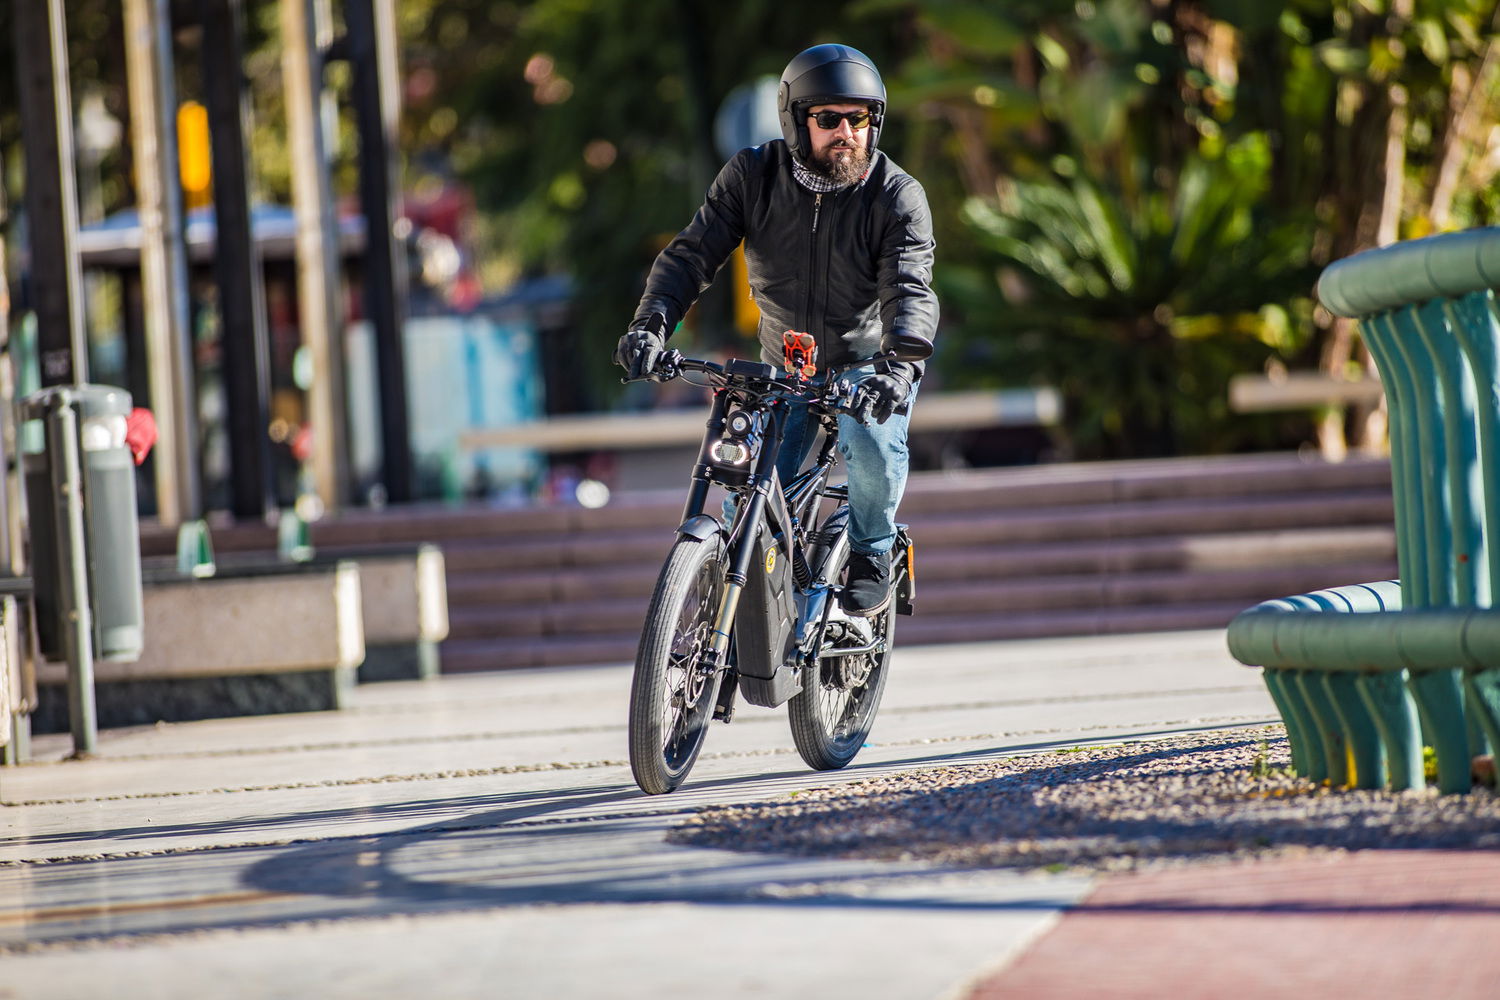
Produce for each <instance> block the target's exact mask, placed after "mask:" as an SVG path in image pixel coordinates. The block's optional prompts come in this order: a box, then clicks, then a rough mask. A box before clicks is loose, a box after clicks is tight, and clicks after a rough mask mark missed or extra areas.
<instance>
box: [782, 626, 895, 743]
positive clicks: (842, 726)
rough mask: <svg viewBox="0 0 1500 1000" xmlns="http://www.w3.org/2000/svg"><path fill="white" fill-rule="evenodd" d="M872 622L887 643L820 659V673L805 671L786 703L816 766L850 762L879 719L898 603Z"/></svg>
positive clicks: (795, 732)
mask: <svg viewBox="0 0 1500 1000" xmlns="http://www.w3.org/2000/svg"><path fill="white" fill-rule="evenodd" d="M868 621H869V623H870V625H871V627H872V629H873V631H874V635H875V637H876V639H877V640H880V639H883V640H884V647H885V648H884V649H882V650H880V651H879V652H874V653H855V654H853V655H851V656H832V657H827V658H824V659H820V660H818V661H817V667H816V676H814V677H811V678H809V677H805V676H804V677H803V680H802V692H801V693H800V694H798V695H796V696H795V697H793V698H792V700H791V702H790V703H789V704H788V705H787V711H788V712H789V713H790V715H791V723H792V742H794V743H795V744H796V745H797V753H799V754H801V755H802V759H803V760H804V761H805V762H806V763H807V766H808V767H811V768H813V769H814V770H818V771H835V770H838V769H839V768H841V767H843V766H844V765H846V764H848V763H849V762H850V761H851V760H853V759H854V755H855V754H857V753H859V751H860V748H861V747H863V746H864V745H865V738H866V737H867V736H869V735H870V727H871V726H873V725H874V724H875V712H876V710H877V709H879V708H880V696H881V694H882V693H883V692H884V691H885V675H886V669H887V667H889V665H890V662H891V644H892V643H893V641H894V640H895V625H896V612H895V602H894V601H892V602H891V606H890V607H887V608H886V610H885V611H883V612H881V613H880V614H878V615H876V616H875V617H874V618H870V619H868ZM845 641H846V642H849V641H856V640H852V639H850V640H845Z"/></svg>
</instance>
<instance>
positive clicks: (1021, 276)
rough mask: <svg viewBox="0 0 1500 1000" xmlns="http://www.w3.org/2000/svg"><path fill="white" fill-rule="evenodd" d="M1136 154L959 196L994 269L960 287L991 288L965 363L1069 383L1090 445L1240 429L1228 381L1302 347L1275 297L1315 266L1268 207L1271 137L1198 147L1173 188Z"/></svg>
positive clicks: (1196, 442)
mask: <svg viewBox="0 0 1500 1000" xmlns="http://www.w3.org/2000/svg"><path fill="white" fill-rule="evenodd" d="M1128 166H1129V168H1130V172H1129V173H1128V174H1127V175H1126V176H1124V177H1119V176H1117V177H1109V178H1106V177H1097V176H1093V175H1091V174H1089V173H1086V172H1082V171H1080V172H1079V173H1078V174H1077V176H1075V177H1073V178H1072V179H1071V180H1069V181H1059V180H1054V179H1043V180H1038V181H1025V182H1016V183H1015V184H1014V185H1013V186H1012V187H1011V189H1010V191H1009V192H1008V193H1007V194H1006V196H1005V197H1003V198H1002V199H1000V200H999V201H998V202H997V203H991V202H987V201H985V200H982V199H971V200H970V201H969V202H968V203H967V204H966V205H965V208H964V215H965V219H966V220H967V221H968V222H969V224H970V225H971V226H972V227H973V228H974V229H975V230H976V231H977V232H978V233H979V234H980V236H981V245H982V247H983V248H984V249H985V250H987V251H988V252H989V253H990V254H992V255H993V256H992V259H991V260H990V261H989V262H988V264H989V267H990V268H991V269H992V270H994V271H995V272H996V273H998V274H999V275H1000V278H999V280H998V281H997V289H994V290H986V289H975V288H970V289H967V290H960V289H952V291H954V292H955V293H956V294H957V295H960V296H962V295H964V292H965V291H968V292H969V294H970V295H972V294H973V292H975V291H981V293H982V294H983V295H984V297H985V298H988V299H990V300H991V303H992V305H991V306H990V308H989V309H988V311H987V312H986V313H985V322H984V329H983V332H980V333H976V334H970V335H968V336H965V337H964V338H963V344H964V350H963V351H962V355H961V356H962V358H963V364H962V365H961V366H960V367H962V368H963V369H967V370H969V371H971V372H976V373H981V372H982V373H992V372H996V371H1002V372H1003V371H1017V370H1023V371H1026V372H1028V373H1030V374H1031V375H1032V377H1038V376H1039V377H1040V378H1042V379H1044V380H1046V381H1048V382H1050V383H1052V384H1054V385H1057V386H1059V387H1060V388H1061V389H1062V391H1063V393H1064V399H1065V403H1066V408H1067V412H1068V413H1069V414H1070V428H1071V430H1072V433H1073V435H1074V441H1073V444H1074V446H1075V448H1077V449H1078V451H1079V452H1080V453H1081V454H1085V455H1109V456H1134V455H1146V454H1169V453H1174V452H1178V451H1200V452H1201V451H1206V450H1207V451H1211V450H1224V449H1226V448H1230V447H1234V446H1236V445H1240V444H1244V443H1245V442H1243V441H1239V440H1236V439H1235V438H1234V437H1233V436H1232V435H1231V434H1230V432H1229V431H1227V429H1226V427H1225V422H1226V419H1227V417H1228V414H1227V410H1226V406H1225V403H1224V400H1225V399H1226V397H1227V389H1226V386H1227V381H1228V378H1229V377H1230V376H1231V375H1233V374H1235V373H1237V372H1240V371H1245V370H1253V369H1255V368H1256V367H1258V366H1259V365H1261V364H1263V363H1264V361H1265V359H1266V358H1267V357H1268V356H1270V355H1271V354H1272V353H1274V352H1275V351H1276V350H1278V349H1295V348H1296V347H1297V346H1299V345H1298V344H1297V343H1296V342H1295V341H1296V337H1295V335H1294V334H1293V333H1292V332H1291V331H1290V330H1289V329H1288V324H1287V321H1286V313H1285V310H1284V309H1283V308H1281V307H1278V306H1275V305H1270V303H1276V302H1277V301H1278V296H1281V297H1282V300H1284V299H1285V297H1287V296H1288V295H1289V294H1290V293H1291V292H1292V291H1293V290H1294V289H1295V288H1296V287H1298V286H1305V284H1306V283H1307V282H1309V281H1310V280H1311V277H1312V275H1311V273H1310V272H1309V271H1308V270H1307V267H1306V261H1307V254H1308V242H1309V241H1308V237H1307V234H1306V233H1305V231H1302V230H1298V229H1296V228H1294V227H1289V226H1285V225H1281V226H1278V225H1275V224H1272V223H1271V222H1270V220H1267V219H1265V218H1263V213H1262V212H1261V211H1260V210H1259V202H1260V199H1261V197H1262V196H1263V194H1264V191H1265V189H1266V186H1267V183H1268V179H1267V174H1268V168H1269V157H1268V156H1267V154H1266V150H1265V141H1264V138H1263V137H1254V138H1247V139H1246V140H1243V141H1242V142H1240V143H1238V144H1236V145H1235V146H1233V147H1231V148H1230V149H1229V150H1227V151H1226V152H1225V153H1224V154H1223V155H1222V156H1220V157H1218V158H1213V159H1210V158H1208V157H1206V156H1203V155H1201V154H1194V155H1192V156H1190V157H1189V158H1188V160H1187V162H1186V163H1185V164H1184V166H1183V169H1182V172H1181V174H1180V175H1179V177H1178V179H1177V183H1176V185H1175V189H1173V190H1166V189H1161V188H1157V187H1153V186H1151V185H1149V184H1145V183H1142V182H1141V178H1140V176H1139V175H1140V174H1142V173H1149V172H1150V170H1151V167H1150V165H1149V164H1148V163H1146V162H1145V161H1142V160H1138V159H1137V160H1132V161H1130V163H1129V164H1128ZM1132 189H1133V190H1134V191H1135V193H1133V194H1132V193H1129V192H1130V190H1132ZM996 290H998V292H999V295H1000V297H1001V298H1002V299H1003V302H1001V303H994V299H995V295H994V291H996ZM974 305H975V306H976V307H979V305H980V304H979V303H978V302H976V303H974ZM987 377H988V378H992V377H993V376H992V375H989V376H986V375H984V374H979V375H977V376H976V380H977V381H983V380H985V379H986V378H987Z"/></svg>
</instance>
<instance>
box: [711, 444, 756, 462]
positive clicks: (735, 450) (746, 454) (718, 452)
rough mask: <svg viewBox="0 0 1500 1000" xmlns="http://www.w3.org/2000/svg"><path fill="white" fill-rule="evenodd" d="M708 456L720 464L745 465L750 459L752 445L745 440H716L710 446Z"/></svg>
mask: <svg viewBox="0 0 1500 1000" xmlns="http://www.w3.org/2000/svg"><path fill="white" fill-rule="evenodd" d="M708 457H709V458H711V459H713V460H714V461H715V462H717V463H718V464H720V465H744V464H745V463H746V462H748V461H750V446H749V445H747V444H745V443H744V442H743V441H715V442H714V443H713V444H711V445H709V446H708Z"/></svg>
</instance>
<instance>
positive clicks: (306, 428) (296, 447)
mask: <svg viewBox="0 0 1500 1000" xmlns="http://www.w3.org/2000/svg"><path fill="white" fill-rule="evenodd" d="M312 435H313V432H312V426H311V425H309V424H303V425H302V426H301V427H298V428H297V432H296V433H295V434H293V435H292V443H291V449H292V457H293V458H295V459H296V460H297V461H298V462H306V461H307V460H308V459H309V458H311V457H312V446H313V436H312Z"/></svg>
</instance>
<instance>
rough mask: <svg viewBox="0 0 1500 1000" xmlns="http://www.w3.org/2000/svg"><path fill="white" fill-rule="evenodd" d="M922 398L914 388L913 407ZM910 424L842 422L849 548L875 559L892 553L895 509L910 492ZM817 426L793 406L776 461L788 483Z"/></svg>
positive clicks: (900, 419)
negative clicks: (917, 399)
mask: <svg viewBox="0 0 1500 1000" xmlns="http://www.w3.org/2000/svg"><path fill="white" fill-rule="evenodd" d="M871 374H872V373H871V372H870V371H869V370H868V369H865V370H862V371H858V372H851V373H849V374H848V375H845V376H844V378H846V379H847V380H849V381H851V382H859V381H861V380H863V379H865V378H868V377H869V376H870V375H871ZM916 398H917V393H916V388H915V387H913V388H912V393H911V396H910V397H908V402H912V401H915V399H916ZM908 422H909V418H908V417H907V416H906V415H904V414H899V413H893V414H891V416H890V418H889V419H888V420H886V422H885V423H883V424H869V425H865V424H861V423H860V422H859V421H857V420H855V419H854V418H853V417H849V416H840V417H839V454H840V455H842V456H843V457H844V467H845V469H846V471H847V472H848V474H849V545H850V548H852V549H853V550H854V551H855V552H859V553H862V554H864V555H875V554H878V553H882V552H889V551H890V550H891V546H892V545H893V544H895V541H896V507H897V506H898V505H899V504H900V503H901V495H902V494H903V493H905V492H906V470H907V466H908V464H909V463H908V452H907V448H906V431H907V424H908ZM817 430H818V426H817V423H816V422H815V421H811V420H809V419H808V417H807V407H806V406H793V407H792V408H791V409H790V411H789V412H788V413H787V418H786V426H785V429H784V431H783V435H782V440H781V454H780V455H778V456H777V457H776V472H777V474H778V475H779V476H780V477H781V481H782V482H783V483H786V482H790V481H791V478H792V476H794V475H796V474H797V471H798V470H799V469H800V468H801V467H802V463H803V462H804V461H806V460H807V453H808V452H809V451H811V450H812V446H813V442H814V440H815V439H816V438H817Z"/></svg>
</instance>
